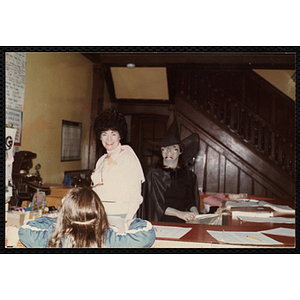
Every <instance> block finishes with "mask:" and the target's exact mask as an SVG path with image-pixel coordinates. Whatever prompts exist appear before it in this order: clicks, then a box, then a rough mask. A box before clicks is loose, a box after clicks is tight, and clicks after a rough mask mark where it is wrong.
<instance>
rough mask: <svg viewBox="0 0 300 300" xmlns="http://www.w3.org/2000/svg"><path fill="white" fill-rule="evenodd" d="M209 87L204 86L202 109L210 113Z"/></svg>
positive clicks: (208, 85)
mask: <svg viewBox="0 0 300 300" xmlns="http://www.w3.org/2000/svg"><path fill="white" fill-rule="evenodd" d="M210 90H211V85H210V84H207V85H205V97H204V109H205V110H206V111H208V112H209V111H210V94H211V91H210Z"/></svg>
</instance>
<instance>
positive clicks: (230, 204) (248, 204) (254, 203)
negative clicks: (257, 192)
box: [226, 199, 259, 209]
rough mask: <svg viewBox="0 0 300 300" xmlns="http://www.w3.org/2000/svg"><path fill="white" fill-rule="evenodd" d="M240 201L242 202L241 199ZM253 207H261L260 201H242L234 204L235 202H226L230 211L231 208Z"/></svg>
mask: <svg viewBox="0 0 300 300" xmlns="http://www.w3.org/2000/svg"><path fill="white" fill-rule="evenodd" d="M248 200H249V199H248ZM239 201H240V199H239ZM251 206H259V205H258V200H249V201H242V202H234V201H227V202H226V207H227V208H228V209H230V208H231V207H251Z"/></svg>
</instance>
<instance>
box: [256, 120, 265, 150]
mask: <svg viewBox="0 0 300 300" xmlns="http://www.w3.org/2000/svg"><path fill="white" fill-rule="evenodd" d="M263 134H264V127H263V125H262V124H261V122H258V130H257V148H258V150H259V151H263V149H264V145H263V144H264V139H263Z"/></svg>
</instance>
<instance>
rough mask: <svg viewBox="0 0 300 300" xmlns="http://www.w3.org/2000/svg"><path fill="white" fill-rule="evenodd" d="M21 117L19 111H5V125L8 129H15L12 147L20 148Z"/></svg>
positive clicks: (7, 109)
mask: <svg viewBox="0 0 300 300" xmlns="http://www.w3.org/2000/svg"><path fill="white" fill-rule="evenodd" d="M22 115H23V113H22V112H21V111H17V110H12V109H9V108H6V110H5V124H7V125H8V126H9V127H12V128H15V129H17V131H16V136H15V143H14V146H21V134H22Z"/></svg>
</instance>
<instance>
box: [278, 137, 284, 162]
mask: <svg viewBox="0 0 300 300" xmlns="http://www.w3.org/2000/svg"><path fill="white" fill-rule="evenodd" d="M277 161H278V164H279V165H280V166H282V162H283V141H282V137H281V136H278V158H277Z"/></svg>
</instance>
